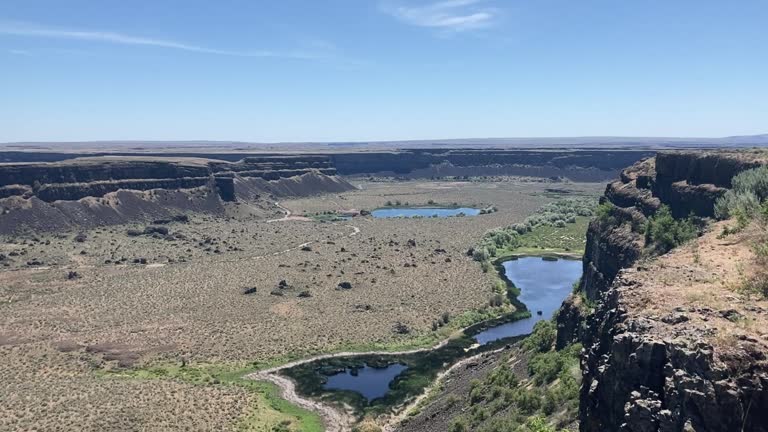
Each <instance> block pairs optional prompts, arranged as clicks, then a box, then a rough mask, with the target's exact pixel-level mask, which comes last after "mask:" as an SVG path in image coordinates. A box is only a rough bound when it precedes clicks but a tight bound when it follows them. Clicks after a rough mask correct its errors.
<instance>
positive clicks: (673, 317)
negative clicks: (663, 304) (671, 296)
mask: <svg viewBox="0 0 768 432" xmlns="http://www.w3.org/2000/svg"><path fill="white" fill-rule="evenodd" d="M689 319H690V318H688V315H686V314H684V313H680V312H676V313H673V314H669V315H667V316H665V317H663V318H661V321H662V322H665V323H667V324H680V323H683V322H686V321H688V320H689Z"/></svg>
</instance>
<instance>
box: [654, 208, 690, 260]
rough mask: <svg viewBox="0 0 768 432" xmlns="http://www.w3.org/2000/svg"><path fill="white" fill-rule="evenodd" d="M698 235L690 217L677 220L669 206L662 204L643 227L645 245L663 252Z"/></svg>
mask: <svg viewBox="0 0 768 432" xmlns="http://www.w3.org/2000/svg"><path fill="white" fill-rule="evenodd" d="M697 236H698V229H697V228H696V225H695V224H694V223H693V219H692V218H688V219H681V220H677V219H675V218H674V217H672V212H671V211H670V210H669V207H667V206H665V205H663V206H661V208H659V210H658V211H657V212H656V214H655V215H653V216H652V217H650V218H649V219H648V223H647V224H646V227H645V244H646V247H649V248H652V249H654V250H656V251H657V252H659V253H665V252H668V251H670V250H672V249H673V248H675V247H677V246H679V245H681V244H683V243H685V242H687V241H689V240H693V239H694V238H696V237H697Z"/></svg>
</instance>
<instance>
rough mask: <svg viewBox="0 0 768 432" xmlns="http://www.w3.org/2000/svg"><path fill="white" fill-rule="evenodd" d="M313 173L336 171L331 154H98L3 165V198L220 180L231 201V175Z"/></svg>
mask: <svg viewBox="0 0 768 432" xmlns="http://www.w3.org/2000/svg"><path fill="white" fill-rule="evenodd" d="M310 172H318V173H320V174H323V175H329V176H333V175H336V169H335V168H334V167H333V165H332V163H331V160H330V159H329V158H328V157H327V156H263V157H249V158H245V159H243V160H241V161H238V162H222V161H211V160H206V159H187V158H176V159H170V158H169V159H167V160H163V159H160V160H148V159H142V158H138V157H125V158H113V157H104V158H99V157H96V158H81V159H72V160H67V161H62V162H56V163H33V164H4V165H0V198H6V197H10V196H25V195H26V196H29V195H35V196H37V197H38V198H40V199H42V200H43V201H47V202H54V201H74V200H78V199H82V198H86V197H102V196H104V195H106V194H108V193H111V192H116V191H118V190H121V189H124V190H137V191H147V190H152V189H191V188H197V187H203V186H206V185H209V184H215V185H216V186H217V188H216V189H217V191H218V192H219V193H220V195H221V196H222V199H224V200H225V201H229V200H232V199H233V198H234V191H233V190H231V188H232V187H234V182H233V180H231V179H234V178H235V177H243V178H262V179H265V180H278V179H282V178H289V177H296V176H301V175H304V174H307V173H310ZM214 177H215V179H214ZM227 179H230V180H227ZM222 192H223V193H222Z"/></svg>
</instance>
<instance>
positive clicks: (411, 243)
mask: <svg viewBox="0 0 768 432" xmlns="http://www.w3.org/2000/svg"><path fill="white" fill-rule="evenodd" d="M408 246H409V247H416V240H414V239H409V240H408Z"/></svg>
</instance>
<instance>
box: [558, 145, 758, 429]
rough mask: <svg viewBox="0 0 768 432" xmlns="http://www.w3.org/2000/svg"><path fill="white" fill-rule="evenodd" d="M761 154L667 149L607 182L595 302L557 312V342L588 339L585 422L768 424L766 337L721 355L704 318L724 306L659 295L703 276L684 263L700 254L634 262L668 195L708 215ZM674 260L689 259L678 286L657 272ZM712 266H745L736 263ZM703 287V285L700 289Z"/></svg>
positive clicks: (674, 205) (677, 273)
mask: <svg viewBox="0 0 768 432" xmlns="http://www.w3.org/2000/svg"><path fill="white" fill-rule="evenodd" d="M760 163H761V162H760V161H759V160H756V158H750V157H748V155H744V154H736V153H717V152H713V153H692V152H670V153H660V154H659V155H657V156H656V157H655V158H652V159H648V160H645V161H641V162H639V163H637V164H635V165H633V166H632V167H630V168H628V169H626V170H624V171H623V172H622V174H621V178H620V180H618V181H614V182H612V183H610V184H609V185H608V186H607V188H606V192H605V196H604V197H603V201H608V202H610V203H612V204H613V205H614V206H616V207H615V208H614V210H613V211H612V212H611V214H610V217H604V218H602V219H600V218H598V219H596V220H594V221H593V222H592V223H591V224H590V226H589V230H588V233H587V246H586V250H585V255H584V259H583V265H584V276H583V279H582V282H581V286H580V289H581V292H582V293H583V295H584V297H585V298H586V299H588V301H590V302H594V303H595V304H597V306H596V309H595V310H594V313H593V314H591V315H589V311H587V310H586V308H585V307H583V306H581V305H580V303H581V301H580V299H577V298H575V297H576V296H574V297H572V298H570V299H569V300H567V301H566V302H565V304H564V307H563V308H562V310H561V312H560V313H559V314H558V317H557V322H558V346H564V345H565V344H567V343H569V342H571V341H580V342H581V343H582V344H583V346H584V348H585V354H584V357H583V358H582V373H583V378H584V379H583V383H582V388H581V397H580V407H581V408H580V410H581V412H580V428H581V430H582V431H583V432H593V431H594V432H597V431H637V432H646V431H665V432H666V431H718V432H719V431H722V432H726V431H740V430H744V431H757V432H763V431H766V430H768V417H766V415H767V414H766V413H768V364H766V361H765V359H766V352H768V349H767V348H766V346H765V344H764V343H761V342H759V341H755V343H753V342H752V341H751V340H750V339H749V338H747V339H745V340H736V343H733V344H731V346H732V347H733V346H738V349H737V348H734V351H733V352H734V353H735V354H731V353H729V354H727V355H726V354H723V350H722V349H720V348H719V347H714V346H713V345H712V343H710V342H706V340H707V338H709V337H712V336H713V333H712V329H711V328H710V325H709V324H707V322H712V320H713V319H714V318H712V317H713V316H715V317H717V319H720V315H722V314H720V315H718V313H717V311H713V310H712V309H710V308H708V307H695V308H694V307H691V308H690V311H689V308H688V307H683V305H684V304H685V303H686V301H685V299H684V298H681V297H682V295H678V296H676V297H675V296H672V297H671V298H669V299H661V297H663V296H664V293H665V292H666V291H668V290H671V289H672V288H668V286H669V287H672V286H675V287H677V288H676V289H678V290H681V291H684V290H685V289H686V288H687V287H690V286H691V285H692V284H694V282H695V281H696V279H695V278H692V277H691V276H686V273H685V271H690V272H693V271H694V270H690V269H691V268H696V266H697V265H698V264H692V262H693V259H691V260H689V261H691V263H690V264H687V265H686V266H680V264H679V261H675V259H678V260H679V258H676V257H674V256H671V257H668V256H667V255H665V256H664V257H662V258H660V259H658V260H659V261H662V263H661V264H660V265H659V267H658V268H654V269H652V270H650V271H649V270H648V269H645V268H638V269H632V267H633V266H634V265H635V264H636V263H637V262H638V260H639V259H640V257H641V255H642V252H643V248H644V239H643V235H642V234H640V231H641V230H640V229H639V227H642V226H643V225H644V224H645V222H646V221H647V218H648V217H650V216H652V215H653V214H654V213H655V212H656V211H657V210H658V208H659V207H660V206H661V205H662V204H666V205H668V206H669V207H670V209H671V210H672V212H673V214H674V215H676V216H687V215H689V214H696V215H700V216H711V215H712V214H713V209H714V203H715V200H716V199H717V198H718V197H719V196H721V195H722V194H723V193H724V192H725V191H726V190H727V188H728V187H730V185H731V179H732V178H733V176H735V175H736V174H738V173H739V172H741V171H744V170H747V169H750V168H753V167H756V166H758V165H759V164H760ZM706 237H707V238H708V240H707V241H708V242H710V243H711V244H712V246H711V248H712V250H713V251H714V252H712V253H713V254H715V255H717V254H719V253H731V252H717V248H718V247H721V246H718V245H717V244H716V240H714V237H716V236H715V234H712V233H710V234H708V235H707V236H706ZM697 244H698V243H697ZM708 244H709V243H708ZM697 253H698V252H697ZM670 255H674V254H670ZM662 259H663V260H662ZM698 259H699V258H698V256H697V258H696V260H698ZM645 265H646V264H643V266H645ZM677 266H680V269H681V270H672V271H670V274H671V275H672V276H670V278H675V277H679V280H677V281H676V282H674V284H673V285H669V284H672V282H669V281H668V280H666V279H665V280H664V281H662V282H659V281H655V280H653V278H654V277H655V276H656V275H658V274H659V272H662V271H666V270H664V269H667V268H670V267H674V268H677ZM712 267H713V268H714V267H718V268H721V269H726V270H729V271H731V272H732V273H735V272H736V270H735V264H732V265H727V266H723V265H714V264H713V266H712ZM682 269H686V270H685V271H683V270H682ZM707 277H710V278H712V280H715V279H716V278H718V277H724V276H722V275H717V276H707ZM702 278H703V279H706V277H702ZM670 280H673V279H670ZM675 284H676V285H675ZM721 285H722V282H721V283H720V285H717V287H721ZM713 286H714V285H713ZM713 289H714V288H713ZM654 292H656V294H654ZM726 294H727V293H726ZM686 295H687V294H686ZM694 295H698V294H697V292H696V290H694V292H692V294H691V296H692V297H691V298H695V297H693V296H694ZM724 297H725V298H730V297H729V296H728V295H724ZM649 305H650V306H649ZM654 307H655V308H656V309H659V310H664V309H665V308H667V309H669V311H668V314H669V315H668V316H656V315H653V314H651V312H648V309H653V308H654ZM673 308H674V309H673ZM654 310H655V309H654ZM757 310H760V309H759V308H758V309H757ZM689 312H690V313H694V314H696V316H701V317H702V318H701V321H698V322H697V320H694V319H692V318H691V317H689V315H687V314H688V313H689ZM745 313H746V312H745ZM689 319H690V321H691V322H688V320H689ZM681 323H686V324H681ZM742 342H743V343H742ZM733 358H738V361H734V360H733Z"/></svg>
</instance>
